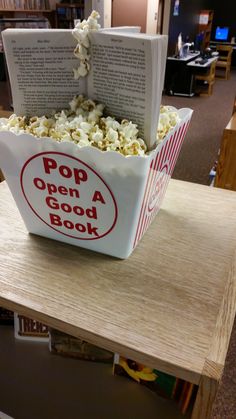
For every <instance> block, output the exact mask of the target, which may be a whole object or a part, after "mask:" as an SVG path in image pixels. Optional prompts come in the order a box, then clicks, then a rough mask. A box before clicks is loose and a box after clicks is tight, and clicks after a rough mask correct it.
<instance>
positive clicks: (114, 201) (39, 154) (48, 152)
mask: <svg viewBox="0 0 236 419" xmlns="http://www.w3.org/2000/svg"><path fill="white" fill-rule="evenodd" d="M44 154H59V155H61V156H66V157H69V158H71V159H74V160H75V161H77V162H79V163H80V164H82V165H84V166H86V167H87V168H88V169H89V170H91V171H92V172H93V173H94V174H95V175H96V176H97V177H98V178H99V179H100V180H101V181H102V183H103V184H104V185H105V186H106V187H107V189H108V191H109V192H110V194H111V197H112V200H113V203H114V207H115V217H114V221H113V224H112V226H111V227H110V229H109V230H108V231H107V232H106V233H104V234H103V235H102V236H99V237H91V238H85V237H82V238H80V237H76V236H72V235H71V234H66V233H63V232H62V231H59V230H57V229H56V228H54V227H52V226H51V225H50V224H48V223H47V222H46V221H45V220H44V219H43V218H42V217H40V216H39V215H38V214H37V212H36V211H35V210H34V208H33V207H32V205H31V204H30V202H29V201H28V198H27V197H26V194H25V190H24V187H23V176H24V170H25V169H26V166H27V165H28V164H29V162H30V161H31V160H33V159H35V158H37V157H39V156H42V155H44ZM20 184H21V190H22V192H23V195H24V198H25V200H26V202H27V204H28V205H29V207H30V209H31V210H32V211H33V212H34V214H35V215H36V216H37V217H38V218H39V219H40V220H41V221H43V223H44V224H46V225H47V226H48V227H50V228H52V229H53V230H55V231H56V232H57V233H60V234H63V235H64V236H67V237H71V238H73V239H77V240H98V239H101V238H102V237H104V236H106V235H107V234H109V233H110V232H111V231H112V230H113V228H114V227H115V225H116V222H117V217H118V209H117V204H116V200H115V197H114V195H113V192H112V191H111V189H110V188H109V186H108V185H107V184H106V182H105V181H104V180H103V179H102V177H101V176H100V175H99V174H98V173H97V172H96V171H95V170H94V169H92V168H91V167H90V166H89V165H88V164H87V163H84V162H83V161H82V160H80V159H77V158H76V157H73V156H70V155H69V154H66V153H61V152H59V151H43V152H42V153H38V154H35V155H34V156H31V157H30V158H29V159H28V160H27V161H26V162H25V163H24V165H23V167H22V169H21V175H20Z"/></svg>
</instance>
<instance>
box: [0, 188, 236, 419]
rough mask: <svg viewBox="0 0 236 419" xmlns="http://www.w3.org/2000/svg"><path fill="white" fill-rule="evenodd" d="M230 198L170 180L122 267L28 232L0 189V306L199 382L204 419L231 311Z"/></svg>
mask: <svg viewBox="0 0 236 419" xmlns="http://www.w3.org/2000/svg"><path fill="white" fill-rule="evenodd" d="M235 248H236V194H235V192H232V191H227V190H223V189H218V188H209V187H207V186H201V185H197V184H191V183H187V182H181V181H176V180H171V182H170V185H169V187H168V190H167V194H166V197H165V200H164V204H163V207H162V209H161V211H160V213H159V214H158V216H157V217H156V219H155V220H154V222H153V224H152V225H151V226H150V228H149V230H148V232H147V233H146V234H145V236H144V238H143V239H142V241H141V243H140V244H139V245H138V247H137V248H136V249H135V251H134V253H133V254H132V255H131V256H130V258H129V259H128V260H117V259H115V258H112V257H109V256H106V255H102V254H98V253H93V252H90V251H87V250H85V249H80V248H77V247H73V246H69V245H66V244H63V243H60V242H56V241H52V240H49V239H45V238H42V237H37V236H34V235H29V234H27V232H26V229H25V226H24V224H23V222H22V220H21V218H20V215H19V213H18V210H17V207H16V206H15V204H14V201H13V199H12V197H11V195H10V192H9V190H8V187H7V185H6V183H5V182H3V183H1V184H0V266H1V269H0V305H2V306H3V307H5V308H8V309H11V310H14V311H17V312H19V313H21V314H24V315H26V316H28V317H31V318H35V319H37V320H39V321H41V322H43V323H46V324H48V325H50V326H52V327H53V328H55V329H58V330H61V331H64V332H66V333H68V334H71V335H74V336H77V337H82V338H84V339H85V340H87V341H89V342H92V343H94V344H96V345H99V346H101V347H104V348H107V349H109V350H112V351H116V352H119V353H120V354H122V355H126V356H127V357H130V358H131V359H134V360H136V361H139V362H142V363H144V364H146V365H149V366H150V367H155V368H157V369H159V370H162V371H164V372H166V373H170V374H174V375H176V376H178V377H180V378H183V379H186V380H189V381H190V382H193V383H196V384H198V385H199V391H198V394H197V399H196V402H195V406H194V410H193V414H192V418H193V419H205V418H210V412H211V407H212V403H213V401H214V398H215V394H216V390H217V387H218V382H219V380H220V377H221V374H222V371H223V368H224V363H225V357H226V352H227V348H228V343H229V339H230V335H231V329H232V325H233V320H234V315H235V309H236V278H235Z"/></svg>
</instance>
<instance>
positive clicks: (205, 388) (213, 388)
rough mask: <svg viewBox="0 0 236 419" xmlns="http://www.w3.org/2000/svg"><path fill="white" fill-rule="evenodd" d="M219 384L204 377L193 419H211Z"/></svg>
mask: <svg viewBox="0 0 236 419" xmlns="http://www.w3.org/2000/svg"><path fill="white" fill-rule="evenodd" d="M218 385H219V382H218V381H217V380H216V379H215V378H210V377H206V376H202V378H201V380H200V383H199V388H198V392H197V397H196V401H195V404H194V408H193V413H192V416H191V419H210V417H211V413H212V407H213V403H214V400H215V396H216V392H217V389H218Z"/></svg>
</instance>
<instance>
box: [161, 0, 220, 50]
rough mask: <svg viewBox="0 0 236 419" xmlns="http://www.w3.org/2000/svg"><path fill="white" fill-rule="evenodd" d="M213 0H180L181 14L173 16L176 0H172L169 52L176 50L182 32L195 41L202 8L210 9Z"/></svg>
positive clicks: (184, 35)
mask: <svg viewBox="0 0 236 419" xmlns="http://www.w3.org/2000/svg"><path fill="white" fill-rule="evenodd" d="M211 1H212V0H191V1H190V0H179V3H180V5H179V15H178V16H173V10H174V4H175V0H171V6H170V21H169V48H168V49H169V54H173V53H174V52H175V45H176V42H177V38H178V34H179V33H180V32H181V33H182V38H183V40H185V37H186V36H189V38H190V41H194V40H195V37H196V35H197V33H198V21H199V13H200V10H201V9H209V8H210V7H209V5H210V3H211Z"/></svg>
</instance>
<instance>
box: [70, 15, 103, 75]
mask: <svg viewBox="0 0 236 419" xmlns="http://www.w3.org/2000/svg"><path fill="white" fill-rule="evenodd" d="M99 18H100V15H99V14H98V12H96V11H95V10H93V11H92V13H91V15H90V16H89V17H88V19H87V20H86V19H84V20H83V21H82V22H78V23H77V25H76V26H75V28H74V29H73V31H72V35H73V37H74V38H75V39H76V40H77V42H78V44H77V45H76V47H75V49H74V55H75V57H77V58H78V59H79V60H80V64H79V67H78V68H74V69H73V72H74V78H75V80H78V79H79V78H80V77H85V76H87V74H88V72H89V70H90V63H89V61H90V54H89V47H90V41H89V36H88V35H89V32H94V31H97V30H98V29H100V27H101V25H100V24H99V23H98V19H99Z"/></svg>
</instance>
